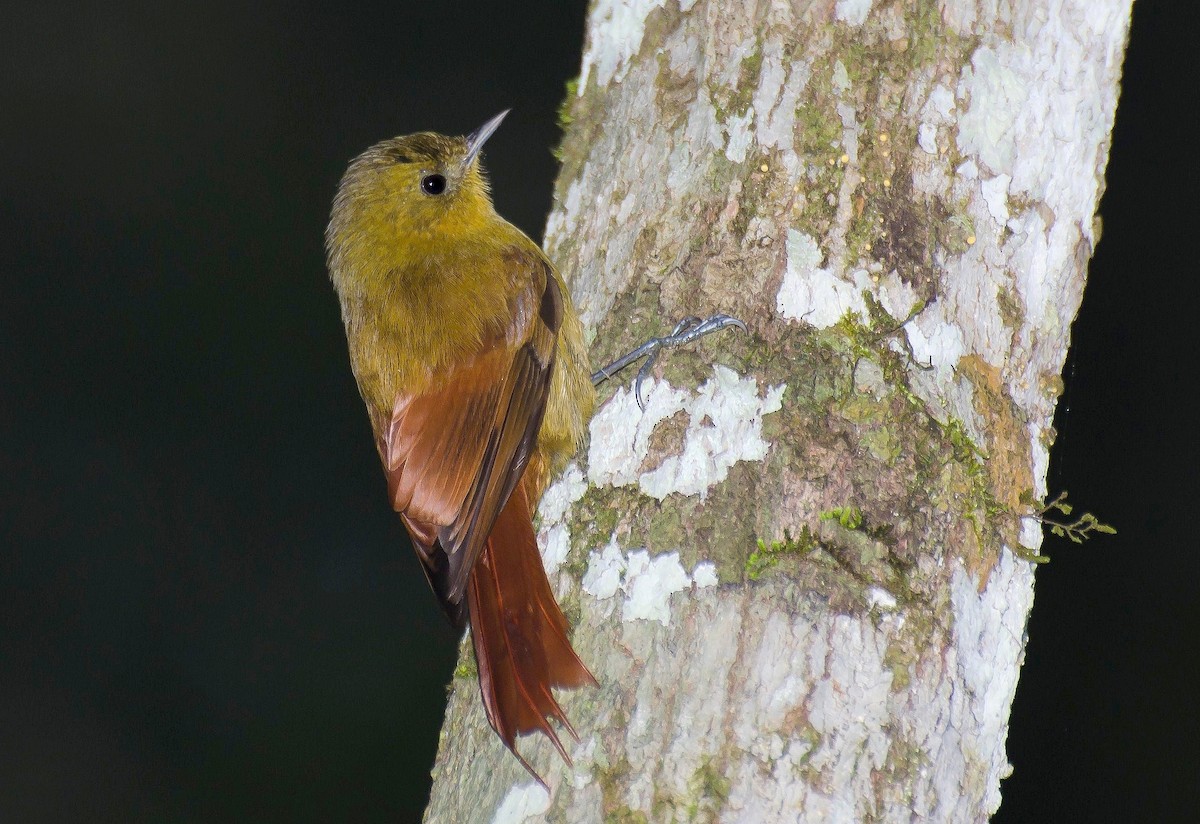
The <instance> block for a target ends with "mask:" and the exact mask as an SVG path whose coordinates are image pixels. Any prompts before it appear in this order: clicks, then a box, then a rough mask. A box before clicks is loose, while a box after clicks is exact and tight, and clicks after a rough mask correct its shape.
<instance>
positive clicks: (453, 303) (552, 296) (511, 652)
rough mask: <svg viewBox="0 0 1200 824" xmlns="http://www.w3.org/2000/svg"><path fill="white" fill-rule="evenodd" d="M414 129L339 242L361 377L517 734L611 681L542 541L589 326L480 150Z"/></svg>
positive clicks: (412, 529) (500, 717)
mask: <svg viewBox="0 0 1200 824" xmlns="http://www.w3.org/2000/svg"><path fill="white" fill-rule="evenodd" d="M507 114H508V112H507V110H506V111H504V112H501V113H500V114H498V115H496V116H495V117H493V118H492V119H490V120H489V121H487V122H486V123H485V124H484V125H483V126H481V127H480V128H479V129H477V130H476V131H474V132H472V133H471V134H469V135H467V136H466V137H448V136H445V135H441V134H437V133H434V132H418V133H416V134H410V135H406V136H401V137H395V138H392V139H388V140H384V141H382V142H379V143H377V144H375V145H373V146H371V147H370V148H368V149H367V150H366V151H364V152H363V153H362V154H360V155H359V156H358V157H356V158H355V159H354V160H352V161H351V162H350V164H349V167H348V168H347V170H346V172H345V174H344V175H343V176H342V179H341V181H340V183H339V185H338V190H337V194H336V196H335V198H334V202H333V209H332V212H331V215H330V220H329V223H328V227H327V229H326V233H325V240H326V256H327V263H328V269H329V274H330V279H331V280H332V282H333V286H334V289H335V291H336V292H337V295H338V299H339V302H340V305H341V313H342V320H343V322H344V325H345V329H346V338H347V344H348V349H349V354H350V364H351V369H352V371H353V373H354V377H355V379H356V381H357V383H358V388H359V391H360V394H361V395H362V398H363V401H364V403H365V405H366V408H367V413H368V417H369V418H370V422H371V426H372V429H373V431H374V435H375V441H376V447H377V449H378V452H379V457H380V459H381V461H382V463H383V468H384V472H385V474H386V477H387V484H388V494H389V497H390V500H391V504H392V506H393V508H394V509H395V510H396V511H397V512H398V513H399V515H400V518H401V520H402V522H403V524H404V526H405V527H406V528H407V530H408V534H409V535H410V537H411V538H412V544H413V547H414V549H415V550H416V554H417V557H418V559H419V560H420V563H421V567H422V569H423V570H424V572H425V576H426V578H427V579H428V581H429V584H430V586H431V587H432V589H433V592H434V593H435V595H436V596H437V598H438V600H439V602H440V604H441V606H442V609H443V610H444V611H445V613H446V615H447V617H448V618H449V619H450V621H451V622H452V623H453V624H454V625H455V626H456V627H460V628H461V627H462V626H463V625H464V624H469V626H470V632H471V638H472V643H473V648H474V652H475V659H476V662H477V665H478V672H479V687H480V693H481V696H482V702H483V707H484V711H485V713H486V715H487V719H488V721H489V723H490V724H491V726H492V728H493V729H494V730H495V732H496V733H497V735H498V736H499V737H500V739H501V741H503V743H504V745H505V746H506V747H507V748H508V749H509V750H510V751H511V752H512V753H513V755H514V756H516V758H517V760H518V761H519V762H520V763H521V764H522V765H523V766H524V767H525V769H526V770H528V771H529V772H530V774H531V775H533V776H534V777H535V778H537V780H538V781H539V782H540V781H541V780H542V779H541V778H540V776H538V774H537V773H536V772H535V771H534V770H533V768H532V767H531V766H530V765H529V762H528V761H527V760H526V759H525V758H524V757H522V755H521V754H520V752H519V751H518V750H517V747H516V743H515V742H516V736H517V735H520V734H524V733H531V732H535V731H536V732H541V733H543V734H544V735H546V736H547V737H548V738H549V740H550V741H551V742H552V743H553V745H554V747H555V749H557V751H558V753H559V755H560V756H561V757H562V758H563V759H564V761H566V762H567V763H568V764H570V763H571V759H570V757H569V755H568V753H567V751H566V749H565V748H564V746H563V744H562V741H561V739H560V737H559V735H558V734H557V733H556V731H555V729H554V728H553V726H552V725H551V724H550V720H551V719H553V720H555V721H557V722H558V723H559V724H561V725H562V728H563V729H565V730H566V731H567V732H568V733H570V735H571V736H573V737H575V738H576V740H578V737H577V735H576V733H575V730H574V728H573V727H572V725H571V723H570V721H569V720H568V718H567V716H566V713H565V712H564V711H563V709H562V707H561V706H560V705H559V703H558V701H557V700H556V698H555V697H554V694H553V692H552V689H553V688H575V687H582V686H585V685H593V686H595V685H597V681H596V679H595V677H594V676H593V675H592V674H591V672H590V671H589V670H588V668H587V667H586V666H585V665H584V663H583V662H582V661H581V660H580V658H579V656H578V655H577V654H576V653H575V651H574V649H573V647H572V646H571V642H570V639H569V627H568V624H567V620H566V618H565V617H564V616H563V613H562V611H561V609H560V608H559V606H558V604H557V602H556V601H555V598H554V594H553V592H552V590H551V588H550V584H549V581H548V579H547V577H546V573H545V570H544V568H543V566H542V562H541V556H540V555H539V553H538V549H537V541H536V538H535V535H534V531H533V522H532V512H533V510H534V508H535V507H536V505H537V502H538V501H539V499H540V498H541V494H542V492H543V491H544V489H545V487H546V485H547V483H548V481H549V479H550V477H551V475H552V474H553V473H554V472H556V471H558V470H559V469H561V468H562V466H563V465H564V464H565V463H566V461H567V459H568V458H569V457H570V456H571V455H572V454H574V452H575V450H576V449H577V448H578V446H579V444H580V441H581V440H582V438H583V435H584V432H585V429H586V426H587V422H588V420H589V418H590V416H591V414H592V410H593V408H594V406H595V402H596V392H595V389H594V386H593V382H592V379H591V375H590V373H589V370H588V368H587V362H588V357H587V352H586V350H585V347H584V343H583V328H582V325H581V323H580V320H579V317H578V315H577V314H576V311H575V309H574V306H573V304H572V302H571V296H570V293H569V291H568V290H567V288H566V285H565V284H564V282H563V279H562V276H561V275H560V274H559V272H558V271H557V270H556V269H555V267H554V265H553V264H552V263H551V262H550V260H549V259H548V258H547V257H546V255H545V254H544V253H543V252H542V250H541V248H540V247H539V246H538V245H537V244H536V243H534V242H533V241H532V240H531V239H530V238H529V237H527V236H526V235H525V234H524V233H523V232H522V231H521V230H520V229H518V228H517V227H515V226H513V225H512V224H511V223H509V222H508V221H506V220H505V219H504V218H503V217H501V216H500V215H499V214H497V212H496V210H495V208H494V206H493V203H492V199H491V196H490V189H489V183H488V178H487V176H486V173H485V171H484V169H483V166H482V162H481V159H480V150H481V149H482V147H483V145H484V143H485V142H486V141H487V139H488V138H489V137H490V136H491V135H492V134H493V133H494V132H495V130H496V129H497V128H498V127H499V125H500V123H501V121H502V120H503V119H504V117H505V115H507Z"/></svg>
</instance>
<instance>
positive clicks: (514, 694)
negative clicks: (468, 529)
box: [467, 484, 596, 782]
mask: <svg viewBox="0 0 1200 824" xmlns="http://www.w3.org/2000/svg"><path fill="white" fill-rule="evenodd" d="M467 600H468V610H469V615H470V622H471V638H472V640H473V642H474V645H475V660H476V662H477V663H478V665H479V688H480V692H481V693H482V694H483V707H484V710H485V711H486V713H487V717H488V721H489V722H490V723H491V725H492V728H493V729H494V730H495V731H496V733H497V734H498V735H499V736H500V739H501V740H502V741H504V744H505V746H507V747H508V748H509V750H511V751H512V753H513V755H515V756H516V757H517V760H518V761H520V762H521V764H522V765H523V766H524V767H525V769H527V770H529V772H530V774H532V775H533V776H534V778H537V779H538V781H539V782H540V781H541V777H540V776H538V774H537V773H536V772H534V771H533V768H532V767H530V766H529V763H528V762H527V761H526V760H525V759H524V758H522V757H521V754H520V753H518V752H517V749H516V736H517V735H519V734H523V733H528V732H534V731H535V730H536V731H540V732H542V733H544V734H545V735H546V737H547V738H549V739H550V741H551V743H553V744H554V748H555V749H557V750H558V753H559V755H561V756H562V758H563V760H564V761H566V762H567V763H568V764H570V763H571V758H570V756H568V755H567V751H566V749H565V748H564V747H563V745H562V741H560V740H559V737H558V734H557V733H556V732H555V731H554V728H553V727H552V726H551V725H550V722H549V719H550V718H553V719H555V720H556V721H558V722H559V723H560V724H562V726H563V728H564V729H565V730H566V731H567V732H568V733H570V735H571V737H572V738H574V739H575V740H576V741H578V740H579V737H578V736H577V735H576V734H575V729H574V727H572V726H571V722H570V721H568V720H567V715H566V713H564V712H563V709H562V707H560V706H559V704H558V701H556V700H555V698H554V696H553V694H551V692H550V688H551V687H580V686H583V685H585V684H595V683H596V679H595V678H593V677H592V674H591V673H590V672H588V669H587V667H585V666H584V665H583V662H582V661H580V660H579V657H578V656H577V655H576V654H575V650H573V649H572V648H571V642H570V641H569V640H568V638H567V629H568V627H567V619H566V618H565V617H564V616H563V614H562V610H560V609H559V608H558V603H557V602H556V601H555V600H554V593H553V592H551V590H550V582H549V581H548V580H547V579H546V571H545V569H543V567H542V559H541V556H540V555H539V554H538V549H537V541H536V539H535V538H534V534H533V523H532V519H531V516H530V512H529V503H528V499H527V497H526V494H525V490H524V489H523V486H522V485H521V484H518V485H517V487H516V489H514V490H513V493H512V495H511V496H510V497H509V500H508V503H507V504H505V506H504V509H503V510H502V511H501V513H500V515H499V517H497V518H496V522H495V524H494V525H493V527H492V531H491V534H490V535H489V536H488V540H487V543H486V544H485V546H484V548H483V551H482V552H481V553H480V556H479V560H478V561H476V563H475V567H474V569H473V570H472V571H471V577H470V581H469V584H468V587H467Z"/></svg>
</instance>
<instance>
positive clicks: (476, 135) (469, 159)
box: [462, 109, 512, 171]
mask: <svg viewBox="0 0 1200 824" xmlns="http://www.w3.org/2000/svg"><path fill="white" fill-rule="evenodd" d="M511 111H512V109H505V110H504V111H502V112H500V114H498V115H496V116H495V117H493V118H492V119H491V120H489V121H488V122H487V123H484V124H483V125H482V126H480V127H479V128H478V129H476V130H475V131H473V132H471V133H470V134H469V135H467V156H466V157H464V158H463V162H462V167H463V170H464V171H465V170H467V169H469V168H471V163H473V162H474V161H475V158H476V157H477V156H478V155H479V150H480V149H482V148H483V144H484V143H486V142H487V139H488V138H489V137H491V136H492V133H493V132H494V131H496V129H499V128H500V124H501V123H502V122H503V121H504V116H505V115H506V114H508V113H509V112H511Z"/></svg>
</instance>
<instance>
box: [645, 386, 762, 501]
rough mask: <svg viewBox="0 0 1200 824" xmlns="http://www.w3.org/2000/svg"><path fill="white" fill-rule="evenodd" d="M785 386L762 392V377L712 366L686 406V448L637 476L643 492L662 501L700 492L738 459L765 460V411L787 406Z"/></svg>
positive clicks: (717, 481) (713, 482)
mask: <svg viewBox="0 0 1200 824" xmlns="http://www.w3.org/2000/svg"><path fill="white" fill-rule="evenodd" d="M785 388H786V386H785V385H784V384H780V385H778V386H770V387H767V391H766V394H765V395H763V396H759V394H758V381H757V380H755V379H754V378H753V377H745V378H742V377H739V376H738V374H737V373H736V372H734V371H733V370H732V369H728V368H726V367H724V366H715V367H713V377H711V378H710V379H709V380H707V381H705V382H704V384H703V385H701V387H700V389H699V390H698V391H697V392H696V394H695V395H694V396H693V398H692V399H691V400H690V402H689V403H688V405H687V407H686V408H687V411H688V413H689V415H690V421H689V423H688V429H687V433H686V435H685V436H684V444H683V452H682V453H681V454H679V455H672V456H669V457H667V458H665V459H664V460H663V461H662V463H661V464H659V466H658V468H657V469H654V470H652V471H650V472H646V473H643V474H642V475H641V476H640V477H639V478H638V486H639V487H640V488H641V490H642V492H644V493H645V494H647V495H650V496H652V497H654V498H657V499H659V500H660V501H661V500H662V499H663V498H666V497H667V496H668V495H670V494H672V493H679V494H680V495H700V496H701V497H702V498H703V497H704V493H705V492H706V491H707V490H708V489H709V488H710V487H712V486H714V485H715V484H718V483H721V482H722V481H724V480H725V478H726V477H727V476H728V475H729V468H730V467H732V466H733V465H734V464H735V463H737V462H738V461H761V460H762V459H763V458H764V457H766V454H767V442H766V441H765V440H763V437H762V425H763V416H764V415H767V414H770V413H771V412H778V411H779V410H780V409H781V408H782V407H783V392H784V389H785Z"/></svg>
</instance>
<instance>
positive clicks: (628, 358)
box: [592, 312, 746, 412]
mask: <svg viewBox="0 0 1200 824" xmlns="http://www.w3.org/2000/svg"><path fill="white" fill-rule="evenodd" d="M727 326H736V327H737V328H738V329H741V330H742V331H743V332H745V331H746V324H744V323H742V322H741V321H740V320H738V319H737V318H735V317H733V316H731V315H726V314H725V313H723V312H721V313H718V314H716V315H713V316H712V317H709V318H698V317H695V316H694V315H693V316H689V317H686V318H684V319H683V320H681V321H679V323H677V324H675V328H674V329H672V330H671V334H669V335H665V336H664V337H661V338H651V339H650V340H648V341H646V342H645V343H643V344H642V345H641V346H639V347H638V348H637V349H634V350H633V351H632V352H630V353H629V354H627V355H625V356H624V357H622V358H620V359H618V360H616V361H614V362H613V363H611V364H609V365H608V366H607V367H605V368H603V369H600V370H599V371H597V372H595V373H594V374H593V375H592V383H600V382H601V381H604V380H606V379H607V378H610V377H612V376H613V375H615V374H616V373H617V372H619V371H620V370H622V369H624V368H625V367H626V366H628V365H629V364H631V363H633V362H634V361H636V360H637V359H639V358H642V357H644V358H646V361H645V363H643V364H642V366H641V368H639V369H638V373H637V377H636V378H635V379H634V382H633V396H634V398H635V399H636V400H637V405H638V409H640V410H642V411H643V412H645V411H646V404H645V403H644V402H643V401H642V381H644V380H645V378H646V376H647V375H648V374H650V370H651V369H653V368H654V364H655V362H656V361H657V360H658V356H659V353H661V352H662V350H663V349H665V348H668V347H673V346H681V345H683V344H685V343H691V342H692V341H694V340H697V339H698V338H702V337H704V336H705V335H707V334H709V333H711V332H717V331H719V330H721V329H724V328H726V327H727Z"/></svg>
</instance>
